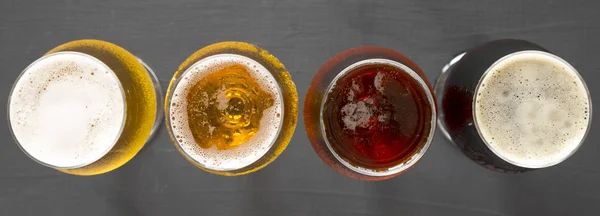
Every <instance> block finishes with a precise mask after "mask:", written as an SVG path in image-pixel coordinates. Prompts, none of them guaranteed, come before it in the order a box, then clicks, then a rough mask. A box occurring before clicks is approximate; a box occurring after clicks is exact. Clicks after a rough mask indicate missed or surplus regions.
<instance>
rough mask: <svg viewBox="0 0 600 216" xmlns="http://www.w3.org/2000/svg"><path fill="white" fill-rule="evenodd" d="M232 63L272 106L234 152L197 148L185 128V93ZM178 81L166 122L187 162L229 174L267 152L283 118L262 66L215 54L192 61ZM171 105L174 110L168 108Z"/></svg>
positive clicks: (273, 86)
mask: <svg viewBox="0 0 600 216" xmlns="http://www.w3.org/2000/svg"><path fill="white" fill-rule="evenodd" d="M235 64H238V65H242V66H244V67H245V68H246V70H247V71H248V72H249V73H250V75H251V76H252V77H253V78H254V79H255V80H256V81H257V82H258V83H259V84H260V86H261V87H262V89H263V90H264V91H266V92H267V93H269V94H271V95H273V97H274V99H275V100H274V105H273V106H271V107H269V108H267V109H266V110H264V111H263V117H262V119H261V120H260V128H259V130H258V132H257V133H256V134H255V135H254V136H253V137H252V138H251V139H250V140H248V141H247V142H246V143H243V144H242V145H240V146H238V147H236V148H234V149H224V150H220V149H217V148H216V147H215V146H212V147H211V148H206V149H205V148H201V147H200V146H199V145H198V144H196V142H195V140H194V137H193V135H192V132H191V130H190V128H189V123H188V119H187V118H188V115H187V110H186V107H187V100H186V98H187V95H188V93H189V91H188V90H189V89H190V87H192V86H193V85H195V84H196V83H198V82H199V81H200V80H201V79H202V78H204V77H206V76H207V75H209V74H211V73H213V72H216V71H219V70H221V69H223V68H225V67H227V66H231V65H235ZM179 79H180V80H179V82H178V83H177V85H176V87H175V89H174V91H173V94H172V98H171V103H170V105H169V106H170V107H169V111H168V112H170V115H171V119H169V120H170V123H171V125H170V127H171V130H172V131H173V135H174V136H176V137H178V138H177V140H176V142H178V144H179V146H180V147H181V150H183V151H184V152H185V153H186V155H187V156H188V157H189V158H190V159H192V160H194V161H195V162H196V163H198V164H199V165H201V166H203V167H205V168H208V169H211V170H219V171H231V170H237V169H241V168H244V167H246V166H248V165H250V164H252V163H254V162H255V161H257V160H258V159H260V158H261V157H263V156H264V155H265V154H266V153H267V152H268V151H269V149H271V147H272V145H273V143H274V141H275V139H276V138H277V136H278V135H279V131H280V130H281V127H282V123H283V117H280V116H283V98H282V94H281V90H280V89H279V86H278V84H277V81H276V80H275V78H274V77H273V75H272V74H271V73H270V72H269V71H268V70H267V69H266V68H265V67H264V66H263V65H261V64H260V63H258V62H256V61H255V60H253V59H250V58H248V57H245V56H241V55H236V54H218V55H213V56H209V57H206V58H204V59H201V60H200V61H198V62H196V63H195V64H194V65H192V66H191V67H190V68H188V69H187V70H186V71H185V72H184V73H183V75H181V77H180V78H179ZM174 103H175V104H177V106H176V107H174V106H172V104H174Z"/></svg>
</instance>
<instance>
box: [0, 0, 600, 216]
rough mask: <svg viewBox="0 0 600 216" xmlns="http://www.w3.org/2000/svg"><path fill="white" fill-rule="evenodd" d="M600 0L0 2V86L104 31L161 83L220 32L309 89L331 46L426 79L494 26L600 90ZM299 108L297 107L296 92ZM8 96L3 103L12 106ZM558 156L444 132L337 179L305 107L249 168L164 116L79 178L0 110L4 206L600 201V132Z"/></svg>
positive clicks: (581, 209) (375, 206)
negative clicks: (378, 167)
mask: <svg viewBox="0 0 600 216" xmlns="http://www.w3.org/2000/svg"><path fill="white" fill-rule="evenodd" d="M598 6H600V5H599V4H598V2H597V1H580V0H573V1H561V0H551V1H550V0H548V1H533V0H521V1H516V0H515V1H490V0H477V1H476V0H473V1H465V0H457V1H437V0H420V1H406V0H404V1H341V0H337V1H333V0H332V1H314V0H302V1H301V0H286V1H277V0H274V1H266V0H265V1H254V2H252V3H251V2H250V1H241V0H239V1H198V0H171V1H167V0H150V1H141V0H139V1H75V0H65V1H47V0H39V1H17V0H3V1H0V68H1V70H2V72H1V78H0V79H1V80H0V82H2V86H1V87H0V91H1V92H2V94H0V101H7V97H8V92H9V90H10V87H11V84H12V83H13V82H14V80H15V79H16V77H17V75H18V74H19V73H20V71H21V70H22V69H24V68H25V67H26V66H27V65H28V64H29V63H31V62H32V61H33V60H35V59H37V58H39V57H40V56H41V55H42V54H43V53H44V52H46V51H48V50H49V49H51V48H52V47H54V46H56V45H59V44H61V43H64V42H66V41H70V40H75V39H82V38H97V39H102V40H107V41H111V42H114V43H116V44H118V45H121V46H123V47H125V48H126V49H128V50H129V51H131V52H133V53H135V54H136V55H138V56H139V57H141V58H143V59H144V60H145V61H147V62H148V63H150V64H151V65H152V66H153V67H154V69H155V70H156V71H157V73H158V76H159V78H160V80H161V83H162V84H163V89H166V86H167V84H168V81H169V80H170V77H171V76H172V74H173V72H174V71H175V70H176V68H177V67H178V66H179V64H180V63H181V62H182V61H183V60H184V59H185V58H186V57H187V56H188V55H190V54H191V53H192V52H194V51H196V50H197V49H199V48H200V47H203V46H205V45H208V44H211V43H214V42H217V41H224V40H240V41H246V42H250V43H254V44H257V45H259V46H261V47H263V48H265V49H267V50H269V51H270V52H271V53H272V54H274V55H275V56H277V57H278V58H279V59H280V60H281V61H282V62H283V63H284V64H285V65H286V67H287V68H288V70H289V71H290V73H291V75H292V77H293V78H294V81H295V82H296V86H297V87H298V93H299V96H300V98H299V99H300V101H299V102H300V104H303V99H304V95H305V93H306V90H307V86H308V83H309V81H310V79H312V76H313V75H314V74H315V73H316V71H317V70H318V68H319V67H320V66H321V65H322V64H323V63H324V62H325V61H326V60H327V59H328V58H330V57H331V56H333V55H335V54H336V53H338V52H340V51H342V50H344V49H347V48H351V47H355V46H358V45H378V46H383V47H388V48H392V49H395V50H398V51H400V52H402V53H404V54H405V55H407V56H409V57H410V58H411V59H412V60H413V61H415V62H416V63H417V64H419V66H420V67H421V68H422V69H423V70H424V71H425V73H426V74H427V76H428V77H429V79H430V80H434V79H435V77H436V76H437V74H438V72H439V70H440V68H441V67H442V65H444V64H445V63H446V62H447V61H448V60H449V59H450V57H451V55H453V54H456V53H457V52H459V51H460V50H462V49H465V48H468V47H470V46H473V45H475V44H478V43H481V42H484V41H487V40H491V39H499V38H519V39H525V40H530V41H532V42H535V43H538V44H540V45H542V46H544V47H545V48H547V49H549V50H550V51H552V52H554V53H556V54H557V55H559V56H561V57H563V58H564V59H566V60H567V61H569V62H570V63H571V64H573V65H574V66H575V67H576V68H577V69H578V70H579V71H580V73H581V74H582V76H583V77H584V78H585V79H586V80H587V83H588V87H589V89H590V91H591V94H592V97H593V103H594V104H600V101H598V99H599V98H598V95H600V87H598V85H595V84H594V83H596V80H597V79H598V78H599V75H598V71H599V70H600V64H598V58H599V57H600V54H599V52H598V49H599V48H600V13H598V10H597V8H598ZM300 107H302V106H300ZM5 109H6V107H5V106H2V110H1V112H2V113H6V110H5ZM599 122H600V121H599V120H597V119H596V120H595V121H594V123H593V125H592V129H591V132H590V134H589V136H588V138H587V141H586V143H585V144H584V145H583V147H582V148H581V149H580V150H579V152H578V153H577V154H575V155H574V156H573V157H572V158H570V159H568V160H567V161H566V162H564V163H562V164H560V165H557V166H555V167H551V168H548V169H544V170H539V171H535V172H530V173H526V174H520V175H506V174H502V173H496V172H492V171H488V170H486V169H484V168H482V167H480V166H478V165H476V164H475V163H473V162H471V161H469V159H467V158H466V157H465V156H463V155H462V154H461V153H460V152H459V151H458V150H456V149H454V148H453V147H452V146H451V145H450V144H449V143H448V142H446V140H444V139H443V137H442V136H441V134H438V135H437V137H436V138H435V140H434V143H433V144H432V145H431V148H430V150H429V152H428V153H427V154H426V155H425V157H424V158H423V159H422V160H421V161H420V162H419V163H418V164H417V165H416V166H415V167H414V168H413V169H412V170H410V171H409V172H407V173H406V174H403V175H401V176H399V177H397V178H393V179H391V180H388V181H384V182H361V181H357V180H353V179H349V178H346V177H344V176H342V175H340V174H338V173H336V172H335V171H333V170H331V169H330V168H329V167H328V166H326V165H325V164H324V163H323V162H321V160H320V159H319V158H318V157H317V155H316V154H315V153H314V151H313V150H312V148H311V147H310V144H309V143H308V139H307V138H306V132H305V131H304V126H303V123H304V122H303V118H302V116H301V115H300V116H299V118H298V127H297V128H296V133H295V135H294V137H293V139H292V142H291V143H290V145H289V147H288V148H287V150H286V151H285V152H284V153H283V154H282V155H281V156H280V157H279V159H277V160H276V161H275V162H273V163H272V164H271V165H269V166H267V167H266V168H265V169H263V170H261V171H259V172H256V173H253V174H251V175H247V176H242V177H221V176H215V175H211V174H208V173H205V172H203V171H201V170H199V169H197V168H195V167H194V166H193V165H191V164H190V163H188V162H187V161H186V160H185V159H184V158H183V157H181V156H180V155H179V153H178V152H177V151H176V150H175V147H174V146H173V145H172V144H171V142H170V140H169V138H168V135H167V131H166V130H165V129H164V128H162V127H161V130H160V131H159V133H158V136H157V137H156V138H155V139H154V140H153V141H152V142H151V143H150V144H149V145H150V146H148V147H149V148H147V149H145V150H144V151H143V152H141V153H140V154H138V156H136V157H135V158H134V159H133V160H132V161H130V162H129V163H128V164H126V165H125V166H123V167H121V168H120V169H118V170H116V171H114V172H111V173H108V174H105V175H101V176H94V177H75V176H69V175H66V174H61V173H59V172H57V171H54V170H52V169H49V168H45V167H42V166H41V165H38V164H36V163H35V162H33V161H32V160H30V159H29V158H27V156H25V155H24V154H23V153H21V151H20V150H19V148H18V147H17V146H16V145H15V143H14V141H13V140H12V138H11V136H10V132H9V131H8V128H7V125H6V124H0V137H1V138H0V139H1V141H2V142H1V145H2V146H1V147H0V215H171V214H175V215H191V214H194V215H257V216H258V215H260V216H262V215H598V214H599V212H600V205H599V203H600V168H598V164H600V159H599V158H598V155H599V153H600V146H599V145H598V141H600V134H599V133H598V132H599V131H598V127H599V126H598V123H599Z"/></svg>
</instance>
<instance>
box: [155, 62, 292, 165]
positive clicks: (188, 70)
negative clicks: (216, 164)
mask: <svg viewBox="0 0 600 216" xmlns="http://www.w3.org/2000/svg"><path fill="white" fill-rule="evenodd" d="M228 56H229V57H234V58H243V59H244V60H248V61H251V62H253V63H256V64H258V65H260V66H261V67H263V68H265V69H266V71H268V72H269V74H270V75H271V76H272V79H273V80H274V81H275V82H276V83H277V85H276V87H277V88H276V90H277V92H278V93H279V97H278V99H279V101H280V102H281V120H280V121H279V127H278V129H277V133H276V134H275V135H274V136H273V139H272V140H271V141H270V144H269V145H268V149H267V151H265V152H264V153H263V154H262V155H261V156H260V157H258V159H256V160H255V161H252V163H248V164H246V165H245V166H242V167H239V168H235V169H213V168H209V167H207V166H205V164H204V163H201V162H200V161H198V160H196V159H195V158H194V157H193V156H192V155H191V154H189V153H188V151H187V150H185V149H184V148H183V146H184V145H183V144H181V143H180V142H179V141H178V140H177V139H172V141H173V142H174V143H175V146H176V147H177V149H178V150H179V152H181V153H182V154H183V155H184V156H185V158H187V159H188V160H189V161H191V162H193V164H195V165H197V166H200V167H202V169H206V170H211V171H217V172H235V171H238V170H243V169H246V168H248V167H251V166H253V165H254V164H255V163H256V162H257V161H260V160H261V159H262V158H264V157H265V156H266V155H267V154H268V153H269V151H270V150H271V149H273V147H274V146H275V144H276V142H277V140H278V137H279V136H280V134H281V131H282V129H283V124H284V118H283V116H284V113H285V112H286V110H285V101H284V95H283V91H282V89H281V84H280V81H279V80H278V79H276V78H275V76H274V74H273V72H272V71H270V70H269V69H267V67H265V66H264V65H263V64H261V63H260V62H258V61H256V60H254V59H252V58H250V57H248V56H245V55H241V54H235V53H217V54H211V55H208V56H205V57H203V58H200V59H198V60H197V61H196V62H194V63H193V64H191V65H190V66H189V67H187V68H186V70H185V71H183V72H182V73H181V75H179V77H178V78H177V79H175V80H171V83H170V84H169V87H168V88H171V86H173V87H172V90H171V91H167V95H166V97H165V98H166V99H165V103H166V104H167V106H168V109H167V110H165V117H166V118H165V119H166V122H165V124H166V126H167V129H168V131H169V133H171V134H174V133H173V125H172V124H171V107H172V103H171V100H172V99H173V94H175V90H176V89H177V87H178V86H179V83H180V82H181V80H182V79H183V78H185V77H186V74H188V73H191V70H192V69H193V68H196V67H197V66H198V65H199V64H201V63H204V62H205V61H208V60H210V59H212V58H220V57H228ZM211 73H214V71H212V72H211ZM253 78H254V77H253Z"/></svg>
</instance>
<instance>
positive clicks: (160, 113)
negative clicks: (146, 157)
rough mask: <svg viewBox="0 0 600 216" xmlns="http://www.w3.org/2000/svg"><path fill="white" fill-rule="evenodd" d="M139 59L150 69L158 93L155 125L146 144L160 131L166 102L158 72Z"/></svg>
mask: <svg viewBox="0 0 600 216" xmlns="http://www.w3.org/2000/svg"><path fill="white" fill-rule="evenodd" d="M137 59H138V61H139V62H140V63H141V64H142V66H144V68H146V71H148V74H149V75H150V78H151V79H152V84H153V85H154V91H155V93H156V117H155V118H154V125H153V126H152V131H151V132H150V136H148V140H146V144H148V142H150V140H152V138H153V137H154V135H155V134H156V132H157V131H158V127H159V126H160V124H161V123H162V120H163V119H164V112H163V108H162V105H163V103H164V96H163V93H162V87H161V86H160V81H159V80H158V77H157V76H156V73H154V70H152V67H150V65H148V64H147V63H146V62H144V61H143V60H142V59H140V58H137Z"/></svg>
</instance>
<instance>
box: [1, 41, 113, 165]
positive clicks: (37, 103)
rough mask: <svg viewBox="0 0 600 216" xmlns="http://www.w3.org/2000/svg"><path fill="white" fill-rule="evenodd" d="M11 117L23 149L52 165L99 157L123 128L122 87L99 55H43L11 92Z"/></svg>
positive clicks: (86, 160) (76, 162)
mask: <svg viewBox="0 0 600 216" xmlns="http://www.w3.org/2000/svg"><path fill="white" fill-rule="evenodd" d="M9 109H10V110H9V118H10V125H11V128H12V132H13V134H14V136H15V138H16V139H17V141H18V142H19V144H20V145H21V148H22V149H23V150H24V151H25V152H27V154H29V155H30V156H31V157H33V158H34V159H36V160H38V161H40V162H42V163H44V164H46V165H50V166H52V167H57V168H76V167H81V166H84V165H88V164H90V163H93V162H95V161H97V160H98V159H100V158H102V157H103V156H104V155H105V154H106V153H107V152H108V151H110V149H111V148H112V147H113V146H114V144H115V142H116V141H117V139H118V137H119V136H120V134H121V131H122V127H123V126H122V125H123V121H124V116H125V98H124V97H123V91H122V86H121V83H120V81H119V79H118V78H117V76H116V75H115V74H114V72H113V71H112V70H111V69H110V68H108V66H106V65H105V64H104V63H102V62H101V61H100V60H98V59H96V58H94V57H92V56H89V55H87V54H83V53H77V52H59V53H55V54H51V55H48V56H44V57H42V58H41V59H39V60H37V61H35V62H34V63H32V64H31V65H29V67H27V68H26V69H25V71H24V72H23V74H22V75H21V77H20V78H19V79H18V80H17V82H16V83H15V86H14V88H13V91H12V94H11V96H10V108H9Z"/></svg>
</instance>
